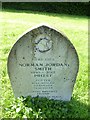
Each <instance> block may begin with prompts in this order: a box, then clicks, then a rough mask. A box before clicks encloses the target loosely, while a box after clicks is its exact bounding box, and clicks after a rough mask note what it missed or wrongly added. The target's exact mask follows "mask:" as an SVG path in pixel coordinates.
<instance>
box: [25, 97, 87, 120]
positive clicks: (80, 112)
mask: <svg viewBox="0 0 90 120" xmlns="http://www.w3.org/2000/svg"><path fill="white" fill-rule="evenodd" d="M23 104H24V105H25V106H26V107H27V108H30V109H32V110H31V111H32V114H35V113H37V114H38V117H42V118H48V119H49V118H50V119H55V120H56V119H58V118H63V119H64V118H65V119H71V118H77V119H78V118H80V119H84V120H86V119H87V118H88V107H87V105H85V104H83V103H80V102H79V101H77V100H76V99H74V98H72V99H71V101H70V102H63V101H59V100H49V99H47V98H39V97H35V98H31V97H29V96H28V97H27V98H24V100H23Z"/></svg>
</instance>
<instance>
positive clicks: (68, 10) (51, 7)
mask: <svg viewBox="0 0 90 120" xmlns="http://www.w3.org/2000/svg"><path fill="white" fill-rule="evenodd" d="M88 7H89V3H88V2H15V3H14V2H8V3H7V2H5V3H3V4H2V8H3V9H16V10H31V11H40V12H51V13H64V14H71V15H72V14H73V15H87V13H88Z"/></svg>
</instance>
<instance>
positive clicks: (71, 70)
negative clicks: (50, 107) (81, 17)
mask: <svg viewBox="0 0 90 120" xmlns="http://www.w3.org/2000/svg"><path fill="white" fill-rule="evenodd" d="M7 66H8V74H9V77H10V81H11V85H12V88H13V91H14V94H15V96H16V97H19V96H24V97H26V96H29V95H30V96H32V97H36V96H40V97H47V98H49V99H55V100H63V101H69V100H70V99H71V96H72V92H73V87H74V84H75V80H76V76H77V73H78V69H79V60H78V55H77V52H76V50H75V48H74V46H73V45H72V43H71V42H70V41H69V40H68V38H67V37H66V36H65V35H63V34H62V33H60V32H58V31H57V30H55V29H53V28H51V27H49V26H47V25H39V26H38V27H36V28H33V29H31V30H29V31H27V32H26V33H25V34H23V35H22V36H21V37H20V38H19V39H18V40H17V42H16V43H15V44H14V46H13V47H12V49H11V51H10V54H9V57H8V63H7Z"/></svg>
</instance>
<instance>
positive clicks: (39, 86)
mask: <svg viewBox="0 0 90 120" xmlns="http://www.w3.org/2000/svg"><path fill="white" fill-rule="evenodd" d="M52 61H53V62H52ZM19 66H20V67H23V68H30V69H31V71H30V73H31V75H32V76H33V78H34V79H33V81H32V83H31V84H32V88H33V90H32V93H33V94H36V95H39V96H44V97H45V96H46V97H48V98H49V97H50V98H56V97H60V96H57V94H56V93H57V89H56V87H55V80H54V79H53V78H54V76H55V74H56V69H58V70H60V69H63V68H69V67H70V66H69V64H67V63H58V62H55V60H54V59H53V60H52V59H48V60H46V59H44V60H43V59H42V60H40V59H39V60H34V61H33V63H19ZM53 94H54V96H53ZM51 95H52V97H51ZM55 95H56V96H55Z"/></svg>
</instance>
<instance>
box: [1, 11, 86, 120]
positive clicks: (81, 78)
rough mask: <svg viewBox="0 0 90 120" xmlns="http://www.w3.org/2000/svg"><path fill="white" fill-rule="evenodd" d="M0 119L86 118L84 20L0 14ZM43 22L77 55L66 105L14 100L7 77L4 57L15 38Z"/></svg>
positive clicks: (45, 15) (21, 99)
mask: <svg viewBox="0 0 90 120" xmlns="http://www.w3.org/2000/svg"><path fill="white" fill-rule="evenodd" d="M0 16H2V18H1V19H0V24H1V28H0V29H1V30H0V35H1V36H0V82H1V84H0V85H1V86H0V88H1V90H0V95H1V100H0V104H1V105H0V106H1V112H0V118H16V117H20V118H38V119H43V120H44V118H54V119H56V118H87V117H88V108H87V107H88V20H87V17H83V16H70V15H64V14H51V13H38V12H30V11H28V12H26V11H11V10H8V11H6V10H4V11H2V12H0ZM40 23H47V24H49V25H50V26H53V27H54V28H56V29H58V30H59V31H62V32H64V33H65V34H66V35H67V36H68V38H69V39H70V41H71V42H72V43H73V45H74V46H75V48H76V50H77V53H78V56H79V64H80V66H79V73H78V77H77V80H76V83H75V86H74V91H73V95H72V99H71V101H70V102H62V101H54V100H48V99H46V98H38V97H36V98H31V97H28V98H22V97H21V98H15V97H14V95H13V91H12V88H11V84H10V80H9V77H8V74H7V58H8V54H9V52H10V49H11V48H12V46H13V44H14V43H15V42H16V41H17V38H18V37H19V36H20V35H21V34H22V33H23V32H25V31H26V30H27V29H29V28H31V27H33V26H35V25H37V24H40Z"/></svg>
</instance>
